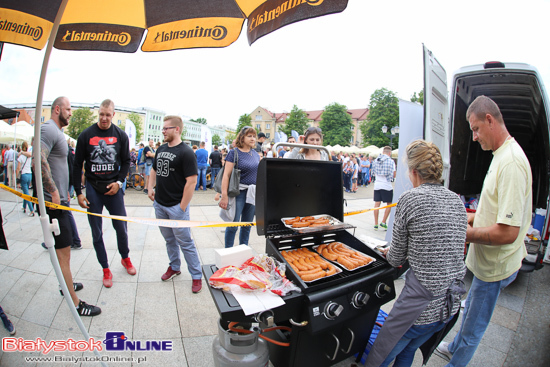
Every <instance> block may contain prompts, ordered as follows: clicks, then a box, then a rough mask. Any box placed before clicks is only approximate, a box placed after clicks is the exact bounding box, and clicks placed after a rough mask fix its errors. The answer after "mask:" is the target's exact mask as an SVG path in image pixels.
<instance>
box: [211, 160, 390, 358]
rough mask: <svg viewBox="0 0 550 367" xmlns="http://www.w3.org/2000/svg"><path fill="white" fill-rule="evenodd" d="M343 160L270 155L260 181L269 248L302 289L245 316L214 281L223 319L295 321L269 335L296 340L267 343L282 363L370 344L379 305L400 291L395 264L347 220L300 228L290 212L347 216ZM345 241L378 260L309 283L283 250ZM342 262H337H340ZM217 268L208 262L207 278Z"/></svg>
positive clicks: (259, 210) (260, 217)
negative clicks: (290, 224) (288, 220)
mask: <svg viewBox="0 0 550 367" xmlns="http://www.w3.org/2000/svg"><path fill="white" fill-rule="evenodd" d="M342 187H343V182H342V166H341V164H340V163H338V162H324V161H309V160H294V159H263V160H262V161H261V162H260V165H259V167H258V177H257V185H256V224H257V231H258V234H259V235H265V236H266V253H267V254H268V255H270V256H272V257H273V258H275V259H277V260H278V261H280V262H282V263H285V264H286V269H287V271H286V276H287V277H288V279H290V280H291V281H292V282H293V283H294V284H296V285H297V286H298V287H299V288H300V289H301V293H298V292H292V293H290V294H288V295H287V296H285V297H283V300H284V301H285V304H284V305H282V306H280V307H277V308H275V309H273V310H269V311H266V312H262V313H260V314H257V315H249V316H246V315H244V313H243V311H242V309H241V308H240V306H239V304H238V302H237V301H236V300H235V298H233V296H232V295H231V294H227V293H224V292H221V291H219V290H216V289H212V288H210V287H209V289H210V292H211V294H212V297H213V298H214V301H215V303H216V306H217V308H218V311H219V313H220V317H221V319H222V321H224V322H230V321H238V322H260V323H261V324H265V325H271V324H276V325H279V326H289V327H291V328H292V331H291V332H290V333H288V332H286V331H281V330H275V331H272V332H269V333H267V334H266V335H267V336H268V337H270V338H271V339H274V340H277V341H280V342H287V343H290V346H289V347H283V346H278V345H275V344H272V343H268V345H269V352H270V360H271V362H272V363H273V365H274V366H276V367H287V366H331V365H333V364H335V363H337V362H339V361H342V360H344V359H346V358H348V357H349V356H351V355H354V354H355V353H358V352H361V353H360V354H362V351H363V350H364V349H365V347H366V345H367V342H368V338H369V336H370V332H371V330H372V328H373V326H374V323H375V321H376V317H377V315H378V311H379V309H380V306H382V305H383V304H385V303H387V302H389V301H390V300H392V299H394V298H395V290H394V284H393V279H394V273H395V271H394V269H393V268H392V267H391V266H390V265H389V264H388V263H387V261H386V260H385V259H384V258H383V257H382V256H380V255H379V254H378V253H377V252H375V251H373V250H371V249H370V248H369V247H368V246H366V245H365V244H363V242H361V241H360V240H358V239H357V238H356V237H355V236H354V235H353V234H352V233H350V232H349V231H348V230H352V231H353V230H354V227H353V226H350V225H348V224H345V225H344V226H338V228H337V229H331V228H330V227H329V228H327V227H318V228H319V230H316V231H313V232H308V233H298V232H297V231H294V230H292V229H289V228H287V227H286V226H285V225H284V224H283V223H282V221H281V218H284V217H294V216H308V215H317V214H326V215H330V216H332V217H334V218H336V219H337V220H339V221H340V222H344V211H343V190H342ZM335 241H336V242H341V243H344V244H345V245H347V246H348V247H351V248H353V249H355V250H357V251H360V252H362V253H364V254H366V255H368V256H370V257H372V258H374V259H375V261H373V262H371V263H370V264H369V265H367V266H364V267H360V268H358V269H356V270H351V271H348V270H346V269H345V268H342V272H340V273H338V274H335V275H332V276H329V277H325V278H321V279H319V280H316V281H313V282H304V281H303V280H302V279H301V278H300V277H299V276H298V274H297V273H296V272H295V271H294V270H293V269H292V268H291V267H290V265H288V263H287V262H286V260H285V258H284V257H283V256H282V255H281V251H283V250H292V249H298V248H307V249H310V250H313V247H314V246H317V245H320V244H329V243H331V242H335ZM336 265H337V264H336ZM216 270H217V268H216V267H215V266H214V265H204V266H203V272H204V274H205V276H206V278H210V276H211V275H212V274H213V273H214V272H215V271H216Z"/></svg>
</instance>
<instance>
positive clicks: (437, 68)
mask: <svg viewBox="0 0 550 367" xmlns="http://www.w3.org/2000/svg"><path fill="white" fill-rule="evenodd" d="M422 48H423V50H424V139H425V140H427V141H431V142H433V143H435V145H437V147H438V148H439V150H440V151H441V155H442V158H443V180H444V183H445V187H448V186H449V183H448V179H449V169H450V146H451V136H450V135H451V127H450V120H449V100H448V96H449V93H448V90H447V72H446V71H445V69H443V66H441V64H440V63H439V61H437V59H436V58H435V57H434V55H433V54H432V52H431V51H430V50H428V49H427V48H426V46H424V45H422Z"/></svg>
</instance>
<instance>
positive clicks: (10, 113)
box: [0, 106, 19, 120]
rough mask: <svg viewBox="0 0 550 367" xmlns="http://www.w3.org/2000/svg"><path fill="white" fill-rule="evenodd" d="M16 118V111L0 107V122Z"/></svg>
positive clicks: (17, 114) (17, 113)
mask: <svg viewBox="0 0 550 367" xmlns="http://www.w3.org/2000/svg"><path fill="white" fill-rule="evenodd" d="M17 116H19V112H18V111H16V110H12V109H9V108H6V107H4V106H0V120H4V119H12V118H15V117H17Z"/></svg>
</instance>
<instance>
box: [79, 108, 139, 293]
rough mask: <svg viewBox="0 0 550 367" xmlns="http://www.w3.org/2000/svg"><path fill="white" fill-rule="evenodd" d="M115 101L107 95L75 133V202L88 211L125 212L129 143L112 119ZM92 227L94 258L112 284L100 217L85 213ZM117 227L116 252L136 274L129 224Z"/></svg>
mask: <svg viewBox="0 0 550 367" xmlns="http://www.w3.org/2000/svg"><path fill="white" fill-rule="evenodd" d="M114 116H115V104H114V103H113V101H111V100H110V99H106V100H104V101H103V102H101V105H100V106H99V121H98V122H97V123H96V124H93V125H92V126H90V127H88V128H87V129H85V130H84V131H83V132H81V133H80V135H79V136H78V141H77V145H76V151H75V157H74V167H73V182H75V183H76V185H75V187H74V189H75V192H76V195H77V197H78V204H79V205H80V206H81V207H82V208H86V209H88V212H90V213H96V214H101V213H102V212H103V208H104V207H105V208H107V210H108V211H109V214H111V215H120V216H126V208H125V207H124V192H123V191H122V190H121V189H122V183H123V182H124V180H125V179H126V175H127V174H128V170H129V169H130V145H129V142H128V135H126V133H125V132H124V131H123V130H121V129H120V128H119V127H118V126H116V125H115V124H113V123H112V121H113V117H114ZM82 166H84V168H85V171H86V172H85V174H84V175H85V176H86V195H84V194H83V193H82V188H81V186H80V185H79V184H78V183H79V182H80V180H81V178H80V175H81V172H82ZM88 223H90V228H91V229H92V239H93V243H94V249H95V252H96V256H97V261H98V262H99V263H100V264H101V267H102V268H103V285H104V286H105V287H106V288H110V287H112V286H113V274H112V272H111V270H110V269H109V258H108V255H107V251H106V250H105V243H104V242H103V218H101V217H97V216H95V215H88ZM112 223H113V228H114V229H115V231H116V238H117V246H118V252H119V253H120V257H121V264H122V266H124V268H125V269H126V271H127V272H128V274H130V275H136V273H137V270H136V268H135V267H134V265H132V262H131V261H130V257H129V253H130V248H129V247H128V226H127V223H126V222H125V221H122V220H113V221H112Z"/></svg>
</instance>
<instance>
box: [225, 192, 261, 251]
mask: <svg viewBox="0 0 550 367" xmlns="http://www.w3.org/2000/svg"><path fill="white" fill-rule="evenodd" d="M247 193H248V190H241V193H240V194H239V196H237V197H236V198H235V218H234V219H233V222H252V220H253V219H254V214H255V213H256V206H254V205H252V204H247V203H246V194H247ZM238 228H239V227H227V228H226V229H225V248H228V247H233V244H234V242H235V234H236V233H237V229H238ZM240 228H241V231H240V233H239V245H248V238H249V237H250V227H240Z"/></svg>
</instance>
